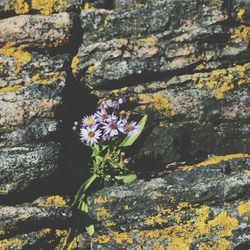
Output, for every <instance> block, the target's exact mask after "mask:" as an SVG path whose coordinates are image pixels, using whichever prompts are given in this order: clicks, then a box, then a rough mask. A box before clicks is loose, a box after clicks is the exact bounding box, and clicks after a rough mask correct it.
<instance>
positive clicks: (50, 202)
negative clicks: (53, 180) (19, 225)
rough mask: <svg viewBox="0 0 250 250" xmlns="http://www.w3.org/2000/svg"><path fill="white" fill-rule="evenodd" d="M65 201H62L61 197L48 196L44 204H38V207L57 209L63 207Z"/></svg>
mask: <svg viewBox="0 0 250 250" xmlns="http://www.w3.org/2000/svg"><path fill="white" fill-rule="evenodd" d="M66 205H67V204H66V201H65V200H64V199H63V197H61V196H59V195H56V196H50V197H48V198H47V199H46V201H45V202H39V203H38V206H58V207H65V206H66Z"/></svg>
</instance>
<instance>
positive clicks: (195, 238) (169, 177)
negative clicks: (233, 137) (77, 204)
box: [89, 155, 250, 249]
mask: <svg viewBox="0 0 250 250" xmlns="http://www.w3.org/2000/svg"><path fill="white" fill-rule="evenodd" d="M249 160H250V157H249V155H245V156H243V155H228V156H225V157H214V158H210V159H209V160H208V161H205V162H202V163H200V164H197V165H193V166H182V167H180V168H179V169H178V168H177V170H176V171H174V172H169V173H168V174H165V175H163V176H162V177H159V178H156V179H153V180H151V181H142V180H141V181H138V182H136V183H135V184H131V185H126V186H120V187H111V188H106V189H103V190H101V191H98V192H97V193H96V194H95V195H94V197H92V198H90V199H89V206H90V208H91V209H90V214H91V215H92V216H93V218H95V219H96V220H97V221H99V223H100V226H99V228H98V231H97V233H96V234H95V236H94V238H93V239H92V244H93V245H92V247H91V249H120V248H122V247H124V248H125V249H161V248H160V246H161V247H162V249H203V248H202V246H203V247H205V246H207V247H208V249H210V248H209V247H215V246H217V247H219V249H220V247H222V246H225V249H233V248H234V247H239V246H241V247H243V249H244V246H245V247H246V246H248V245H247V244H248V243H249V237H250V231H249V224H248V219H249V185H250V178H249V168H250V161H249ZM243 231H244V234H242V232H243ZM156 246H158V248H156ZM211 249H212V248H211ZM222 249H223V248H222Z"/></svg>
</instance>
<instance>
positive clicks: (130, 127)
mask: <svg viewBox="0 0 250 250" xmlns="http://www.w3.org/2000/svg"><path fill="white" fill-rule="evenodd" d="M119 125H120V126H119V130H120V131H121V132H122V133H123V134H126V135H128V136H132V135H135V134H136V133H137V132H138V128H139V126H138V125H136V122H134V121H131V122H128V121H127V120H126V119H123V120H122V122H121V123H120V124H119Z"/></svg>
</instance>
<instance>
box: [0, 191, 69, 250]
mask: <svg viewBox="0 0 250 250" xmlns="http://www.w3.org/2000/svg"><path fill="white" fill-rule="evenodd" d="M0 215H1V222H0V239H1V240H0V246H1V249H24V248H26V247H38V246H39V247H42V248H43V249H60V248H53V246H54V247H56V246H58V247H59V246H60V245H63V244H64V241H65V239H66V236H67V231H66V230H65V229H63V227H65V226H66V225H67V224H68V223H69V222H70V220H71V219H72V211H71V209H70V208H69V201H68V199H67V198H63V197H61V196H58V195H56V196H49V197H40V198H39V199H37V200H36V201H34V202H33V203H25V204H22V205H19V206H17V207H13V206H1V207H0ZM17 232H18V235H16V236H15V237H12V236H13V235H15V233H17Z"/></svg>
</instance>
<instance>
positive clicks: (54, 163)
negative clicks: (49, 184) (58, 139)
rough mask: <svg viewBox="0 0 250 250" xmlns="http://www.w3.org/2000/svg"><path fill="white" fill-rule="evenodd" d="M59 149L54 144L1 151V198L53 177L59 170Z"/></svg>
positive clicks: (57, 145) (25, 146)
mask: <svg viewBox="0 0 250 250" xmlns="http://www.w3.org/2000/svg"><path fill="white" fill-rule="evenodd" d="M59 149H60V145H59V144H57V143H54V142H50V143H47V144H36V145H35V146H31V145H22V146H21V147H11V148H4V149H1V152H0V162H1V165H0V197H1V196H6V195H8V194H11V193H13V192H14V193H15V192H21V191H23V190H25V189H27V188H29V187H30V185H31V184H33V183H34V182H35V181H37V180H42V179H44V178H46V177H48V176H51V175H53V174H54V173H55V172H56V170H57V169H58V157H59Z"/></svg>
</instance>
